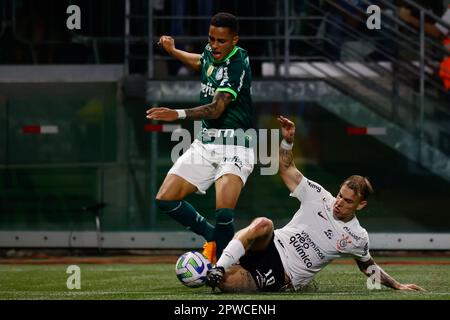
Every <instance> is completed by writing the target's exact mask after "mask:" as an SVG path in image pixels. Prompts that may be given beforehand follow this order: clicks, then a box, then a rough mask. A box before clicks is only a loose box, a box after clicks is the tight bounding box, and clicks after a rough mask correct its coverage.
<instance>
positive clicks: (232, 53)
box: [214, 47, 238, 63]
mask: <svg viewBox="0 0 450 320" xmlns="http://www.w3.org/2000/svg"><path fill="white" fill-rule="evenodd" d="M237 51H238V47H234V49H233V50H231V52H230V53H229V54H228V55H227V56H226V57H225V58H223V59H222V60H216V59H214V63H222V62H224V61H227V60H228V59H230V58H231V57H232V56H233V55H234V54H235V53H236V52H237Z"/></svg>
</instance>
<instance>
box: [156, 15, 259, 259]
mask: <svg viewBox="0 0 450 320" xmlns="http://www.w3.org/2000/svg"><path fill="white" fill-rule="evenodd" d="M208 38H209V43H208V44H207V45H206V47H205V49H204V51H203V53H202V54H196V53H189V52H186V51H182V50H179V49H176V47H175V42H174V39H173V38H172V37H170V36H165V35H164V36H162V37H161V38H160V40H159V44H160V45H161V46H162V48H164V50H165V51H166V52H168V53H169V54H170V55H171V56H173V57H174V58H176V59H178V60H179V61H181V62H183V63H184V64H185V65H186V66H188V67H190V68H192V69H194V70H197V71H201V73H202V75H201V92H200V104H201V105H200V106H198V107H195V108H190V109H178V110H175V109H171V108H166V107H155V108H151V109H149V110H147V118H148V119H153V120H160V121H175V120H178V119H188V120H202V132H201V135H200V136H199V137H197V138H196V139H195V141H194V142H193V143H192V145H191V147H190V149H188V150H187V151H186V152H185V153H184V154H183V155H182V156H181V157H180V158H179V159H178V160H177V161H176V163H175V164H174V165H173V167H172V168H171V169H170V171H169V172H168V174H167V176H166V178H165V180H164V182H163V184H162V185H161V187H160V189H159V191H158V193H157V195H156V199H155V201H156V205H157V206H158V208H159V209H160V210H161V211H162V212H165V213H167V214H169V215H170V216H171V217H172V218H174V219H175V220H176V221H178V222H179V223H181V224H182V225H183V226H186V227H188V228H189V229H190V230H192V231H193V232H195V233H197V234H199V235H202V236H203V237H204V238H205V239H206V241H207V243H206V244H205V247H204V254H205V255H206V256H207V258H208V259H209V260H210V261H211V262H212V263H214V262H215V260H216V258H215V257H216V256H217V257H220V255H221V253H222V250H223V248H224V247H225V246H226V245H227V244H228V242H229V241H230V240H231V239H232V238H233V235H234V232H235V227H234V225H235V224H234V215H235V214H234V209H235V206H236V203H237V201H238V198H239V195H240V193H241V190H242V188H243V186H244V185H245V182H246V180H247V178H248V176H249V175H250V174H251V172H252V171H253V166H254V154H253V149H252V148H251V141H250V140H251V137H250V136H248V135H247V133H245V131H246V130H248V129H251V128H252V127H253V124H252V118H253V107H252V99H251V95H250V88H251V80H252V76H251V69H250V63H249V58H248V55H247V52H246V51H245V50H244V49H242V48H240V47H238V46H237V42H238V41H239V36H238V22H237V19H236V17H235V16H234V15H231V14H229V13H218V14H216V15H215V16H213V17H212V19H211V23H210V27H209V35H208ZM238 129H242V130H238ZM236 130H238V132H236ZM230 138H231V139H230ZM212 184H214V185H215V190H216V211H215V217H216V224H215V226H213V225H212V224H210V223H209V222H208V221H207V220H206V219H205V218H204V217H203V216H202V215H201V214H200V213H198V212H197V211H196V210H195V208H193V207H192V205H190V204H189V203H188V202H187V201H185V200H183V199H184V198H185V197H186V196H187V195H189V194H191V193H193V192H197V193H204V192H206V190H207V189H208V188H209V187H210V186H211V185H212Z"/></svg>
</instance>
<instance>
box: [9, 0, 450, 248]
mask: <svg viewBox="0 0 450 320" xmlns="http://www.w3.org/2000/svg"><path fill="white" fill-rule="evenodd" d="M429 2H430V1H417V3H418V4H416V3H413V2H412V1H409V0H405V1H403V3H404V5H407V6H409V7H410V8H412V10H413V12H414V14H415V15H417V16H420V14H421V12H422V13H423V14H424V16H425V17H426V19H427V21H430V22H434V21H437V18H438V17H440V16H441V14H442V12H443V10H444V5H445V1H443V2H442V3H441V4H437V3H438V2H440V1H433V5H431V4H429ZM377 3H378V4H379V5H380V7H381V9H382V10H381V29H380V30H369V29H368V28H367V26H366V19H367V14H366V12H365V8H367V6H368V4H369V1H364V0H360V1H328V0H322V1H307V0H305V1H292V0H284V1H283V0H279V1H263V0H258V1H256V0H251V1H250V0H249V1H237V0H234V1H230V0H228V1H186V2H183V1H169V0H166V1H163V0H160V1H156V0H154V1H151V0H114V1H109V0H108V1H106V0H97V1H88V0H85V1H68V0H64V1H61V0H48V1H31V0H22V1H12V0H5V1H2V2H1V3H0V174H1V178H0V249H1V250H2V252H8V251H9V250H12V249H15V250H19V249H30V248H40V249H51V248H53V249H54V248H58V249H70V248H81V249H87V248H93V249H97V248H99V249H102V250H106V249H185V248H198V247H200V246H201V245H202V243H203V239H201V238H200V237H198V236H196V235H195V234H193V233H190V232H188V231H185V230H183V229H182V228H181V227H180V226H179V225H178V224H176V223H175V222H174V221H172V220H171V219H170V218H168V217H166V216H164V215H163V214H161V213H159V212H157V210H156V208H155V207H154V204H153V202H152V199H153V197H154V195H155V194H156V192H157V189H158V187H159V185H160V184H161V182H162V180H163V178H164V176H165V175H166V173H167V171H168V169H169V168H170V167H171V165H172V161H171V158H170V152H171V149H172V147H173V146H174V145H175V144H176V143H177V142H176V141H171V132H170V130H169V131H168V132H163V131H162V129H161V127H158V126H151V124H152V123H150V122H149V121H148V120H147V119H146V118H145V110H146V109H147V108H148V107H149V106H151V105H160V106H171V107H191V106H195V105H197V103H198V102H197V101H198V93H199V87H200V85H199V84H200V81H199V75H198V74H194V73H191V72H189V71H188V70H186V69H184V68H183V67H182V66H181V65H180V64H179V63H178V62H176V61H174V60H173V59H171V58H170V57H169V56H168V55H167V54H165V53H164V52H161V51H160V49H158V47H157V46H155V43H156V41H157V39H158V38H159V36H160V35H162V34H170V35H172V36H173V37H174V38H175V40H176V45H177V47H178V48H180V49H184V50H188V51H195V52H201V50H202V48H203V47H204V45H205V44H206V43H207V28H208V25H209V18H210V17H211V15H212V14H214V13H216V12H219V11H229V12H232V13H234V14H236V15H237V16H238V17H239V18H240V37H241V40H240V42H239V45H240V46H241V47H243V48H245V49H247V50H248V52H249V55H250V59H251V64H252V71H253V99H254V107H255V118H254V120H255V125H256V127H257V128H260V129H276V128H278V124H277V122H276V121H275V117H276V116H277V115H280V114H281V115H284V116H287V117H289V118H291V119H292V120H294V121H295V122H296V125H297V134H296V142H295V149H294V154H295V157H296V159H295V162H296V164H297V166H298V167H299V169H300V170H301V171H302V172H303V173H304V174H305V175H306V176H307V177H308V178H310V179H312V180H315V181H317V182H318V183H320V184H321V185H323V186H324V187H325V188H327V189H328V190H329V191H330V192H332V193H333V194H335V193H336V192H337V190H338V188H339V184H340V182H341V181H342V179H344V178H346V177H347V176H349V175H352V174H361V175H365V176H368V177H369V178H370V179H371V181H372V183H373V185H374V188H375V190H376V194H375V196H373V198H371V199H370V201H369V206H368V208H367V209H365V210H364V211H363V212H361V213H360V214H359V219H360V222H361V224H362V225H363V226H364V227H365V228H366V229H367V231H368V232H369V234H370V236H371V248H372V250H449V249H450V217H449V214H450V212H449V209H448V204H449V200H450V164H449V163H450V161H449V157H450V102H449V95H448V92H445V90H444V88H443V86H442V83H441V81H440V79H439V77H438V76H437V75H436V68H437V67H436V66H437V65H438V64H439V62H440V60H441V58H442V56H443V54H444V52H443V47H442V45H441V43H440V42H439V41H436V40H434V39H433V38H431V37H429V36H424V37H423V38H421V33H420V32H419V31H418V30H417V29H415V28H414V27H411V26H409V25H408V24H406V23H405V22H403V21H402V20H401V19H399V18H398V3H394V1H384V0H379V1H377ZM71 4H76V5H78V6H79V7H80V9H81V30H68V29H67V27H66V20H67V18H68V17H69V14H67V13H66V9H67V7H68V6H69V5H71ZM175 4H176V5H175ZM422 6H424V7H422ZM175 124H180V125H181V126H182V127H183V128H187V129H189V130H192V128H193V123H192V122H190V121H179V122H176V123H175ZM261 166H263V165H261V164H258V165H257V166H256V167H255V170H254V172H253V174H252V175H251V176H250V178H249V180H248V183H247V185H246V186H245V188H244V190H243V192H242V194H241V197H240V200H239V203H238V207H237V221H236V222H237V227H238V228H240V227H243V226H245V225H246V224H248V223H249V222H250V221H251V219H253V218H254V217H257V216H267V217H270V218H271V219H273V220H274V222H275V225H276V226H277V227H281V226H283V225H284V224H285V223H286V222H287V221H289V219H290V217H291V216H292V214H293V213H294V212H295V210H296V209H297V208H298V205H299V204H298V202H297V200H296V199H293V198H290V197H289V194H288V190H287V189H286V188H285V186H284V185H283V183H282V181H281V179H280V178H279V177H278V176H277V175H271V176H263V175H260V167H261ZM188 200H189V201H190V202H191V203H192V204H193V205H194V206H195V208H196V209H197V210H198V211H199V212H201V213H202V214H203V215H205V216H206V217H208V218H210V219H213V218H214V214H213V213H214V211H213V210H214V190H213V188H212V189H210V190H209V192H208V193H207V195H206V196H198V195H192V196H190V197H189V198H188Z"/></svg>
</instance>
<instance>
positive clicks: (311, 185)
mask: <svg viewBox="0 0 450 320" xmlns="http://www.w3.org/2000/svg"><path fill="white" fill-rule="evenodd" d="M307 182H308V186H310V187H311V188H312V189H315V190H316V191H317V192H320V191H322V188H321V187H319V186H318V185H317V184H315V183H312V182H310V181H309V180H307Z"/></svg>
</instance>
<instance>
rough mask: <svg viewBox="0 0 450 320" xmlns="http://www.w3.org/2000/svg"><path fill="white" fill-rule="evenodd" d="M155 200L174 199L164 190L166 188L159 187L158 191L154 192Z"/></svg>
mask: <svg viewBox="0 0 450 320" xmlns="http://www.w3.org/2000/svg"><path fill="white" fill-rule="evenodd" d="M155 200H161V201H170V200H174V199H172V197H171V196H170V195H169V193H168V192H166V190H165V189H164V188H161V189H159V191H158V193H157V194H156V198H155Z"/></svg>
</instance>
